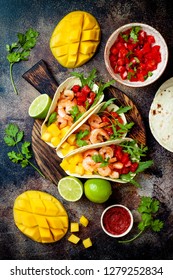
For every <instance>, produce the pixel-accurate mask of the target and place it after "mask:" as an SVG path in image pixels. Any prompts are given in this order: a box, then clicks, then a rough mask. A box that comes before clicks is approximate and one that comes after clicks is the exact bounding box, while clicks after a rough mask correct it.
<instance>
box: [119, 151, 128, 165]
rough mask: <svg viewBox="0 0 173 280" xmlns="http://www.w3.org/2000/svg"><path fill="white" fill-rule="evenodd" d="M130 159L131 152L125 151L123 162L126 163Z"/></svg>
mask: <svg viewBox="0 0 173 280" xmlns="http://www.w3.org/2000/svg"><path fill="white" fill-rule="evenodd" d="M128 161H129V154H128V153H123V156H122V158H121V162H122V163H123V164H124V165H125V164H126V163H127V162H128Z"/></svg>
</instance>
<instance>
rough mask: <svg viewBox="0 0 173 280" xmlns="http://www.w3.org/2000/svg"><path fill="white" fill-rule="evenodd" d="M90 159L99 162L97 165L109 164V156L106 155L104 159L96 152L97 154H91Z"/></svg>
mask: <svg viewBox="0 0 173 280" xmlns="http://www.w3.org/2000/svg"><path fill="white" fill-rule="evenodd" d="M92 159H93V161H94V162H96V163H100V166H99V167H106V166H108V164H109V159H110V158H109V157H107V158H105V159H104V158H103V157H102V156H101V155H99V154H98V155H93V156H92Z"/></svg>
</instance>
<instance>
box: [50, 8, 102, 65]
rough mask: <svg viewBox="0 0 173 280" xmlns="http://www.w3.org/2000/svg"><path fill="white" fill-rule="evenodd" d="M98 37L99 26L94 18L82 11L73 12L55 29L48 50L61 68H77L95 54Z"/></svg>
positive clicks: (98, 41)
mask: <svg viewBox="0 0 173 280" xmlns="http://www.w3.org/2000/svg"><path fill="white" fill-rule="evenodd" d="M64 30H65V32H64ZM100 35H101V31H100V26H99V24H98V22H97V20H96V19H95V17H94V16H92V15H91V14H90V13H87V12H84V11H74V12H71V13H69V14H67V15H66V16H65V17H64V18H63V19H62V20H61V21H60V22H59V23H58V25H57V26H56V27H55V29H54V31H53V33H52V36H51V39H50V49H51V51H52V54H53V55H54V57H55V58H56V59H57V60H58V62H59V63H60V64H61V65H62V66H64V67H66V68H74V67H79V66H81V65H83V64H84V63H85V62H87V61H88V60H89V59H91V57H92V56H93V55H94V53H95V52H96V49H97V47H98V45H99V43H100Z"/></svg>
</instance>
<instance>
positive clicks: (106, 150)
mask: <svg viewBox="0 0 173 280" xmlns="http://www.w3.org/2000/svg"><path fill="white" fill-rule="evenodd" d="M99 154H100V155H101V156H102V157H103V158H105V159H106V158H112V157H113V155H114V152H113V150H112V148H111V147H102V148H101V149H100V150H99Z"/></svg>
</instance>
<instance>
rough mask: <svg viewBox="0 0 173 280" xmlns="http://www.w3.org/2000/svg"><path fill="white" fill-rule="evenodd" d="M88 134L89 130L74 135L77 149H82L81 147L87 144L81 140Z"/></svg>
mask: <svg viewBox="0 0 173 280" xmlns="http://www.w3.org/2000/svg"><path fill="white" fill-rule="evenodd" d="M88 134H89V130H85V131H82V130H80V131H79V132H78V133H77V134H76V143H77V145H78V146H79V147H83V146H86V145H87V144H88V143H87V141H85V140H82V138H84V137H85V136H87V135H88Z"/></svg>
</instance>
